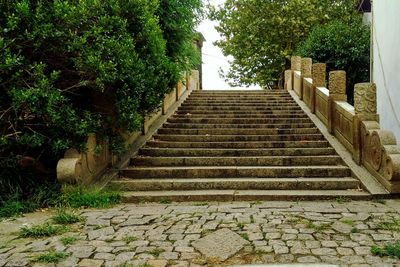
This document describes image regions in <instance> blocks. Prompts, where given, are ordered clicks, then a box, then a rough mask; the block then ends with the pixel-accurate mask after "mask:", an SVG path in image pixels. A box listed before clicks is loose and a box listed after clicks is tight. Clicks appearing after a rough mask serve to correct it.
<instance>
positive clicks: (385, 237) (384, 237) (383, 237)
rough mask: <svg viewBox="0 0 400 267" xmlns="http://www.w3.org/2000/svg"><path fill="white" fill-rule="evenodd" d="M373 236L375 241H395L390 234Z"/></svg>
mask: <svg viewBox="0 0 400 267" xmlns="http://www.w3.org/2000/svg"><path fill="white" fill-rule="evenodd" d="M371 236H372V238H373V239H374V240H375V241H389V240H393V237H392V236H391V235H389V234H372V235H371Z"/></svg>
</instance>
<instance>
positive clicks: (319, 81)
mask: <svg viewBox="0 0 400 267" xmlns="http://www.w3.org/2000/svg"><path fill="white" fill-rule="evenodd" d="M311 77H312V80H313V86H312V87H311V98H310V102H311V103H310V109H311V112H312V113H315V91H316V88H317V87H325V86H326V64H325V63H315V64H313V65H312V67H311Z"/></svg>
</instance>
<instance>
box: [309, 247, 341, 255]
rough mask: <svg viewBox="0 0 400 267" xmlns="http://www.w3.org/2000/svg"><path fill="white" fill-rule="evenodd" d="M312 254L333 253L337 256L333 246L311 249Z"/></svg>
mask: <svg viewBox="0 0 400 267" xmlns="http://www.w3.org/2000/svg"><path fill="white" fill-rule="evenodd" d="M311 252H312V254H314V255H318V256H321V255H332V256H335V255H336V254H337V252H336V250H334V249H332V248H314V249H311Z"/></svg>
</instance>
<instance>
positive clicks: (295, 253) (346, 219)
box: [0, 200, 400, 267]
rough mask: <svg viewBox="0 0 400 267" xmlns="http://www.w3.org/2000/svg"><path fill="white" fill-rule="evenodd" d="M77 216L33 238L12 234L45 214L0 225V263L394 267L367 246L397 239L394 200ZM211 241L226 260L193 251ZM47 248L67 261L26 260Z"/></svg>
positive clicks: (147, 207) (139, 208)
mask: <svg viewBox="0 0 400 267" xmlns="http://www.w3.org/2000/svg"><path fill="white" fill-rule="evenodd" d="M80 212H81V213H82V216H84V217H85V218H86V221H85V222H82V223H77V224H75V225H73V226H72V228H71V231H69V232H67V233H64V234H62V235H58V236H53V237H48V238H41V239H32V238H18V236H17V233H16V232H18V230H19V228H20V227H21V226H23V225H34V224H39V223H43V222H45V221H46V220H47V221H48V220H49V218H50V216H51V211H50V212H37V213H34V214H28V215H26V216H24V217H20V218H17V219H14V220H6V221H3V222H1V223H0V231H1V236H0V266H93V267H96V266H147V267H150V266H154V267H158V266H231V265H235V264H250V263H296V262H297V263H331V264H337V265H340V266H396V265H397V266H400V260H398V259H395V258H389V257H383V258H381V257H378V256H373V255H372V254H371V246H373V245H378V246H383V245H385V244H387V243H391V242H392V243H393V242H394V241H397V240H399V239H400V232H399V231H400V221H396V220H398V219H400V214H399V213H400V201H399V200H387V201H385V202H380V203H378V202H371V201H369V202H368V201H351V202H345V203H341V201H330V202H257V203H254V202H252V203H250V202H234V203H171V204H124V205H119V206H117V207H114V208H111V209H103V210H102V209H97V210H93V209H91V210H88V209H86V210H80ZM221 229H224V230H223V231H222V232H223V237H222V238H221V235H220V236H218V235H217V234H214V233H215V232H216V231H220V233H222V232H221ZM388 229H389V230H388ZM214 235H215V236H214ZM71 236H73V237H77V239H78V240H76V241H75V243H72V244H69V245H63V244H62V243H61V241H60V239H61V238H62V237H71ZM224 236H226V238H227V239H226V240H224ZM235 236H236V237H235ZM237 236H240V240H238V239H237ZM206 237H208V238H206ZM231 237H232V238H233V239H232V240H233V241H232V240H231V239H230V238H231ZM202 238H204V239H202ZM212 238H217V240H219V241H218V242H220V243H221V244H222V246H221V248H219V247H216V248H215V249H214V254H215V253H219V249H220V250H221V253H227V254H226V255H222V254H221V258H223V257H225V256H227V257H229V258H228V259H226V260H224V261H221V259H220V258H218V257H215V256H212V257H211V256H210V255H211V254H212V251H211V254H208V253H206V255H205V254H202V253H200V251H202V252H203V253H205V252H204V251H207V245H210V246H213V244H207V242H210V240H211V239H212ZM218 238H219V239H218ZM235 238H236V239H235ZM199 239H201V240H202V242H200V241H197V240H199ZM235 240H236V241H235ZM225 241H226V242H225ZM239 241H240V242H239ZM225 243H226V245H227V246H228V247H225ZM204 245H206V248H205V250H202V249H201V246H204ZM203 248H204V247H203ZM49 250H54V251H64V252H66V253H68V257H67V258H65V259H64V260H62V261H60V262H59V263H48V264H44V263H34V262H32V261H31V259H32V257H34V256H35V255H38V254H40V253H43V252H46V251H49ZM208 250H209V251H210V249H208ZM231 252H232V253H231ZM229 253H230V254H229Z"/></svg>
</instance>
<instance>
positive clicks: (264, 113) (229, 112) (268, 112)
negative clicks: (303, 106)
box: [175, 110, 304, 117]
mask: <svg viewBox="0 0 400 267" xmlns="http://www.w3.org/2000/svg"><path fill="white" fill-rule="evenodd" d="M188 113H189V114H190V115H196V114H197V115H201V116H205V117H207V116H209V115H211V116H220V115H239V116H240V115H255V116H269V115H271V116H272V115H287V114H293V115H302V116H304V112H303V111H301V110H266V111H238V110H222V111H215V110H214V111H210V110H199V111H196V110H191V111H190V112H188V111H185V110H177V111H176V112H175V115H177V114H181V115H182V116H188V115H187V114H188Z"/></svg>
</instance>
